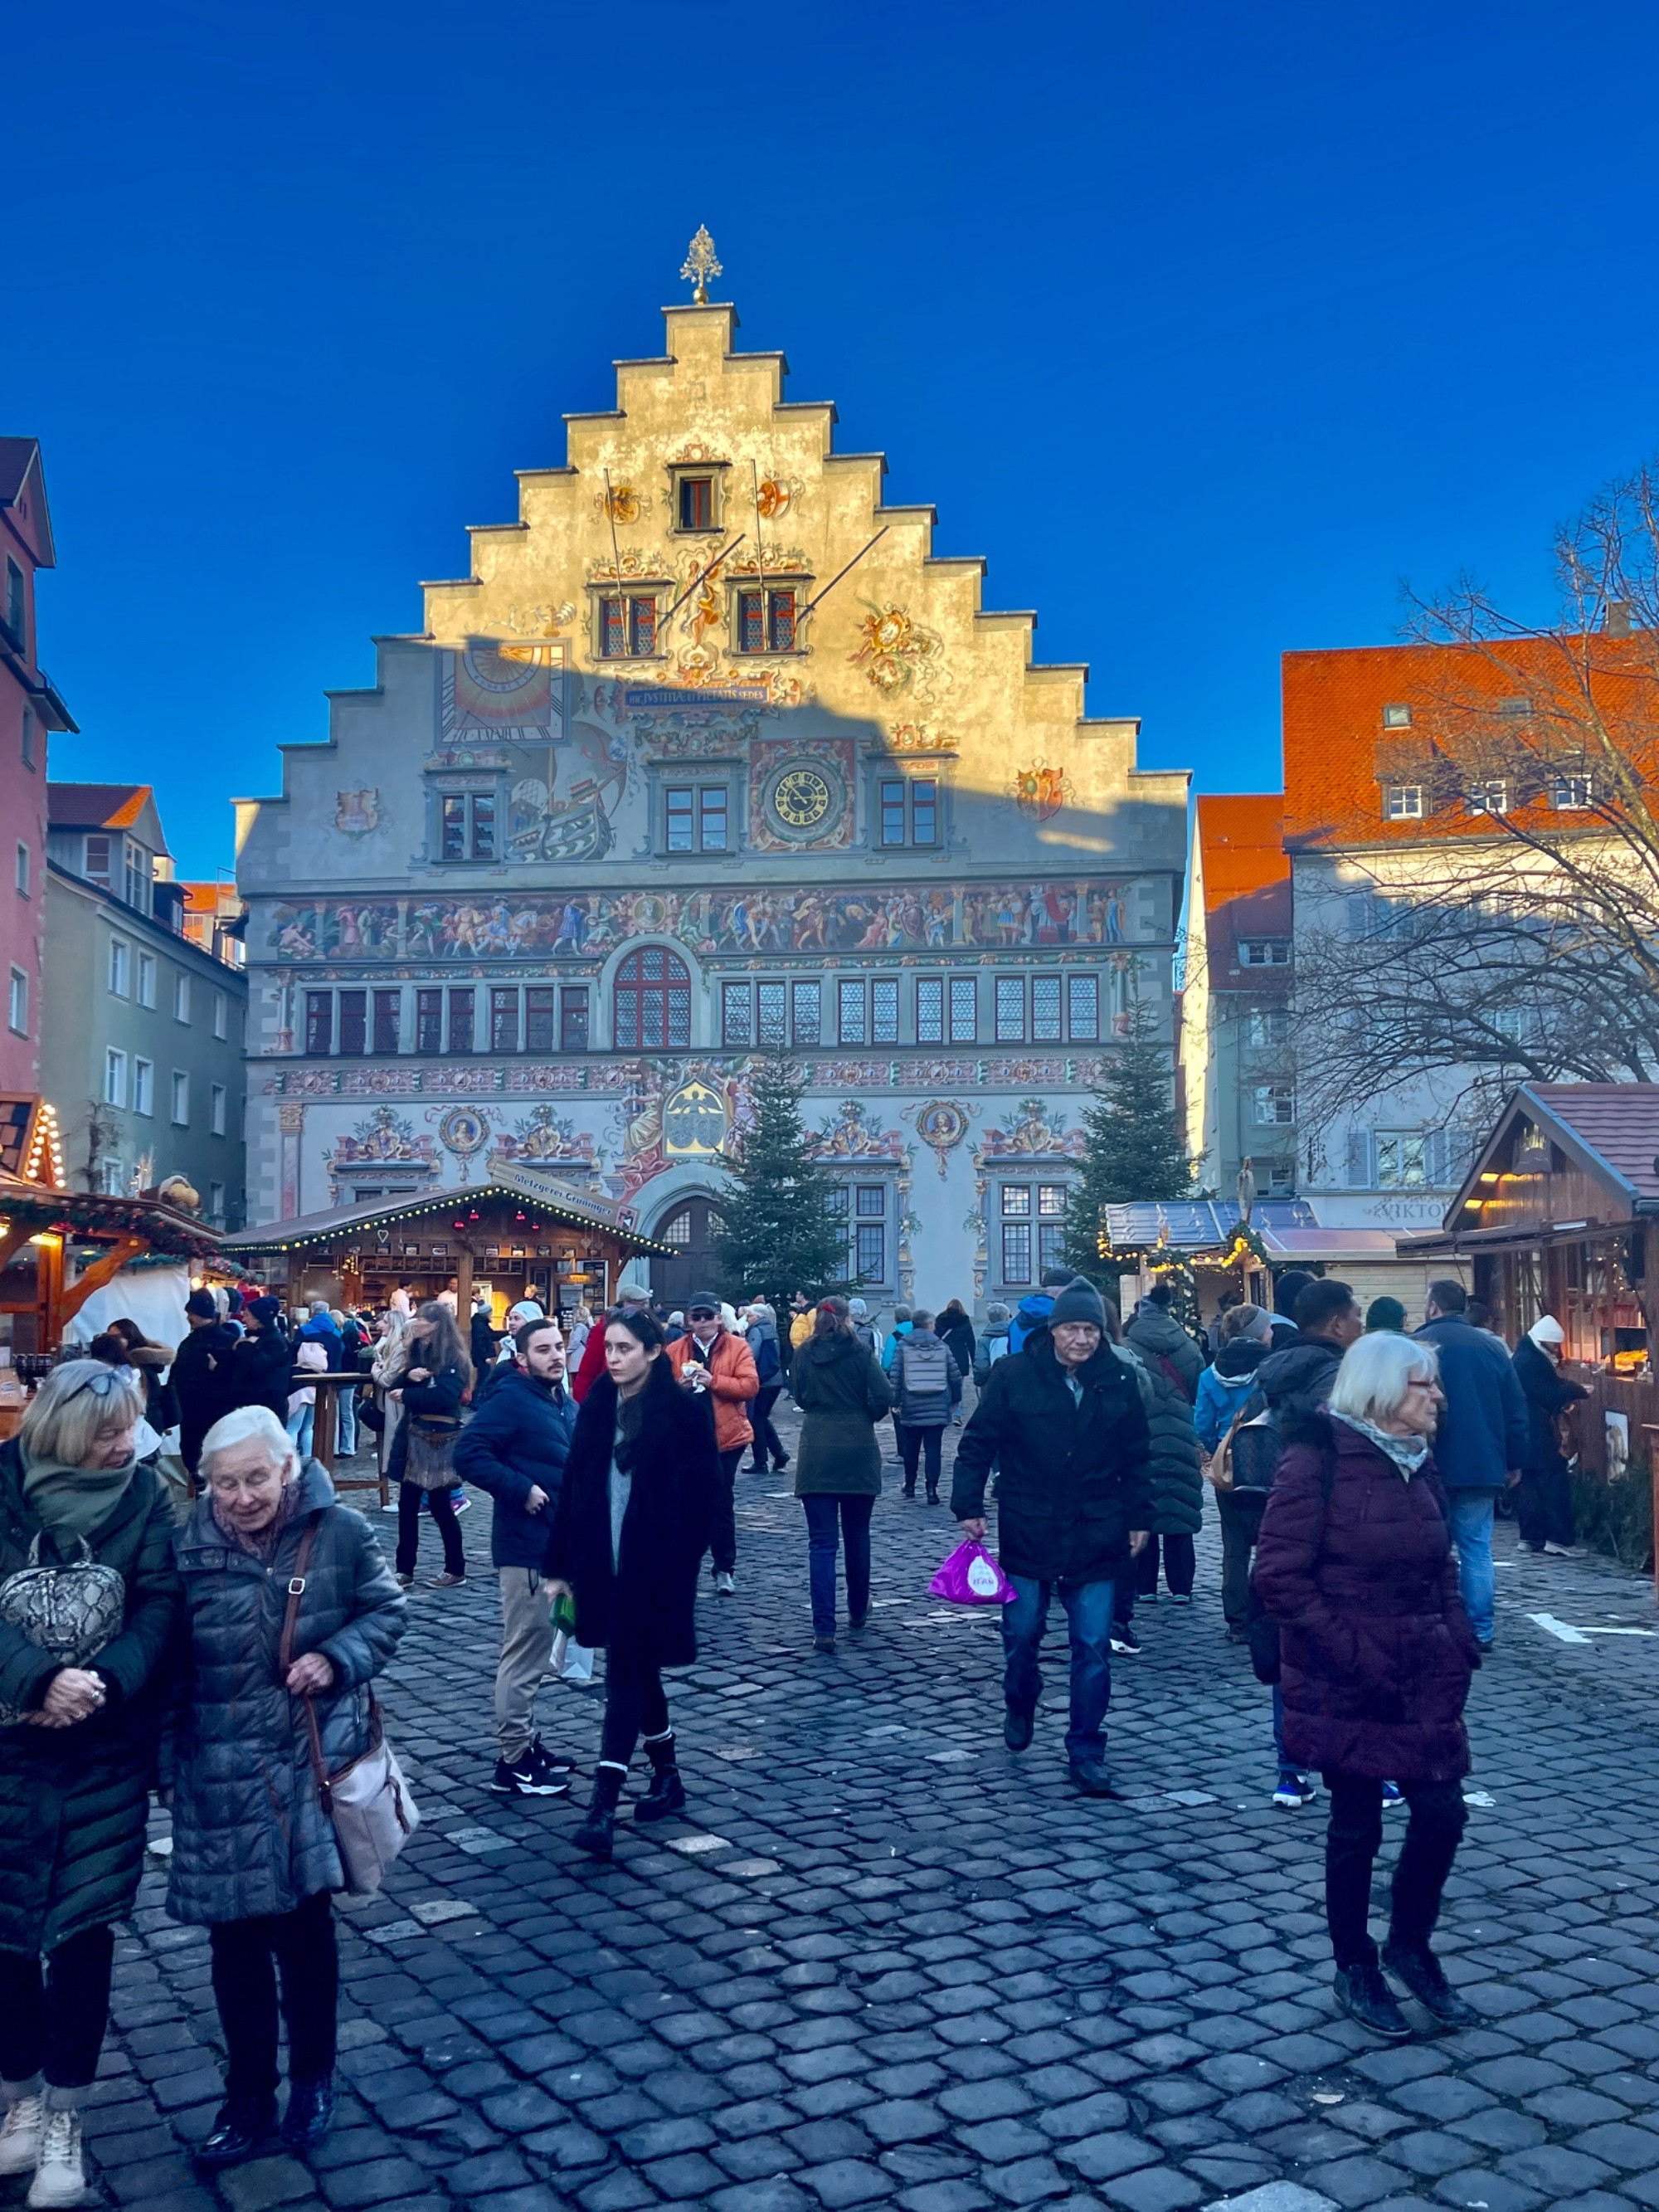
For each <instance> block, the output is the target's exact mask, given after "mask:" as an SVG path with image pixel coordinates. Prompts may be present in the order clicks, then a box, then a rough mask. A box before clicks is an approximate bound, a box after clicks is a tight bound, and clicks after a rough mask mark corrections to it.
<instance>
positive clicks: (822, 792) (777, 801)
mask: <svg viewBox="0 0 1659 2212" xmlns="http://www.w3.org/2000/svg"><path fill="white" fill-rule="evenodd" d="M833 799H834V793H832V792H831V790H830V788H829V784H828V783H827V782H826V781H824V779H823V776H821V775H819V774H818V772H817V769H815V768H792V769H790V770H789V771H788V772H787V775H781V776H780V777H779V778H778V781H777V782H776V784H775V786H774V787H773V792H772V804H773V805H774V807H775V809H776V810H777V812H778V815H779V817H780V819H781V820H782V821H784V822H787V823H788V825H789V827H790V828H791V829H816V828H817V825H818V823H820V822H822V821H823V817H824V816H825V815H826V814H827V813H828V812H829V808H830V805H831V804H832V803H833Z"/></svg>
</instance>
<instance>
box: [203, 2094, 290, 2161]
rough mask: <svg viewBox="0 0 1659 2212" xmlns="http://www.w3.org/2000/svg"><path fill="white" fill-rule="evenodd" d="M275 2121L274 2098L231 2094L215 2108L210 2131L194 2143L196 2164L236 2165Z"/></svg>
mask: <svg viewBox="0 0 1659 2212" xmlns="http://www.w3.org/2000/svg"><path fill="white" fill-rule="evenodd" d="M275 2126H276V2099H275V2097H257V2098H246V2097H231V2098H227V2099H226V2100H225V2102H224V2103H223V2104H222V2105H221V2106H220V2107H219V2117H218V2118H217V2119H216V2120H215V2122H214V2123H213V2131H212V2133H211V2134H210V2136H208V2137H207V2138H206V2140H205V2141H204V2142H199V2143H197V2146H196V2163H197V2166H240V2163H241V2161H242V2160H244V2159H245V2158H252V2156H253V2154H254V2153H255V2151H257V2150H258V2149H259V2148H260V2147H261V2146H262V2145H263V2144H264V2142H265V2140H266V2138H267V2137H268V2136H269V2135H270V2131H271V2130H272V2129H273V2128H274V2127H275Z"/></svg>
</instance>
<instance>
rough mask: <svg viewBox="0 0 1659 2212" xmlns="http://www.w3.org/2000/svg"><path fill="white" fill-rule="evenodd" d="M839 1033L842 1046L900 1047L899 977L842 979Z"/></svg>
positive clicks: (838, 995) (839, 983) (838, 991)
mask: <svg viewBox="0 0 1659 2212" xmlns="http://www.w3.org/2000/svg"><path fill="white" fill-rule="evenodd" d="M836 1036H837V1040H838V1042H841V1043H842V1044H896V1043H897V1042H898V978H897V976H896V975H874V976H869V977H866V976H862V975H859V976H853V975H843V976H842V977H840V978H839V980H838V981H837V982H836Z"/></svg>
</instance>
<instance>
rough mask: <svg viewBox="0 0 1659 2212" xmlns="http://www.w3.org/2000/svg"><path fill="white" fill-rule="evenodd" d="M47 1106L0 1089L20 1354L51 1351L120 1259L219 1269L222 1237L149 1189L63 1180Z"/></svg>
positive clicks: (10, 1295) (1, 1166) (1, 1289)
mask: <svg viewBox="0 0 1659 2212" xmlns="http://www.w3.org/2000/svg"><path fill="white" fill-rule="evenodd" d="M63 1179H64V1160H63V1152H62V1150H61V1148H60V1146H59V1144H58V1121H57V1116H56V1115H55V1114H54V1113H53V1111H52V1108H51V1106H50V1105H48V1104H47V1103H46V1101H45V1100H44V1099H42V1098H41V1097H40V1095H39V1094H38V1093H37V1092H33V1091H15V1092H0V1314H3V1315H4V1316H6V1317H7V1322H8V1324H9V1343H10V1346H11V1350H12V1352H13V1353H14V1354H15V1355H16V1356H17V1358H18V1359H19V1360H20V1361H23V1362H27V1361H28V1360H29V1359H30V1358H37V1357H38V1358H40V1359H41V1360H42V1361H43V1362H46V1361H49V1360H50V1358H51V1357H52V1355H53V1354H54V1353H55V1352H57V1350H58V1346H59V1344H60V1343H61V1342H62V1340H63V1336H64V1329H65V1328H66V1327H67V1325H68V1323H69V1322H70V1321H71V1320H72V1319H73V1318H74V1316H76V1314H77V1313H79V1311H80V1310H81V1308H82V1306H83V1305H84V1304H86V1302H87V1300H88V1298H89V1297H91V1296H92V1294H93V1292H94V1291H97V1290H101V1289H102V1288H103V1286H104V1285H106V1283H109V1282H112V1281H113V1280H114V1279H115V1277H116V1276H117V1275H118V1274H119V1273H121V1271H122V1269H123V1268H125V1267H131V1266H133V1265H134V1264H136V1263H142V1262H144V1261H156V1262H159V1263H163V1264H165V1263H167V1262H171V1263H173V1265H175V1266H179V1267H191V1269H192V1270H197V1271H200V1272H203V1273H216V1271H217V1270H216V1261H217V1258H218V1253H219V1247H220V1243H221V1239H220V1237H219V1236H218V1234H217V1232H216V1231H214V1230H212V1229H210V1228H209V1226H208V1225H207V1224H206V1223H205V1222H204V1221H203V1220H201V1219H200V1218H199V1217H198V1216H197V1215H196V1214H194V1213H190V1212H185V1210H184V1208H183V1207H181V1206H176V1205H173V1204H172V1203H170V1202H169V1201H168V1200H165V1199H162V1198H161V1197H159V1196H155V1195H153V1194H152V1195H149V1196H145V1197H142V1198H115V1197H110V1196H106V1195H105V1194H102V1193H100V1192H96V1191H77V1190H65V1189H64V1187H63Z"/></svg>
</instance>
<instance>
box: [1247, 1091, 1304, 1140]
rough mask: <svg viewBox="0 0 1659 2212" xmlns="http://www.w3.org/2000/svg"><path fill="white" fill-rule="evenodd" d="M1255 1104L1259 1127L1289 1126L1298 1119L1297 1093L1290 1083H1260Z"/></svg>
mask: <svg viewBox="0 0 1659 2212" xmlns="http://www.w3.org/2000/svg"><path fill="white" fill-rule="evenodd" d="M1254 1105H1255V1114H1254V1119H1255V1124H1256V1127H1258V1128H1269V1129H1277V1128H1287V1127H1289V1126H1290V1124H1291V1122H1292V1121H1295V1119H1296V1093H1295V1091H1292V1090H1291V1086H1290V1085H1289V1084H1288V1083H1258V1084H1257V1085H1256V1086H1255V1097H1254Z"/></svg>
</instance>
